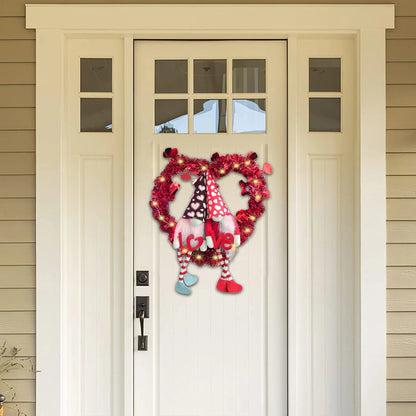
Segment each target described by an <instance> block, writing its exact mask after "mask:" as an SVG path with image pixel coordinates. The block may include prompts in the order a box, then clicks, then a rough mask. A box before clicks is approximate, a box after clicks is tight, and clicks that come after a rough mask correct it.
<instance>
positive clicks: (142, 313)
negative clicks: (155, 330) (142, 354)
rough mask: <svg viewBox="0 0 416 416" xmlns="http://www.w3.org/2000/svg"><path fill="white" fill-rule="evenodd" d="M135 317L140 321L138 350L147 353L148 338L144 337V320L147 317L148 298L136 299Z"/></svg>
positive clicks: (138, 297)
mask: <svg viewBox="0 0 416 416" xmlns="http://www.w3.org/2000/svg"><path fill="white" fill-rule="evenodd" d="M136 317H137V318H139V320H140V335H139V337H138V338H139V339H138V341H139V342H138V350H139V351H147V345H148V336H147V335H144V320H145V318H148V317H149V297H148V296H142V297H140V296H137V297H136Z"/></svg>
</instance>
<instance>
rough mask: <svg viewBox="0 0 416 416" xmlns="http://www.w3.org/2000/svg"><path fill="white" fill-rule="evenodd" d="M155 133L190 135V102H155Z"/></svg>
mask: <svg viewBox="0 0 416 416" xmlns="http://www.w3.org/2000/svg"><path fill="white" fill-rule="evenodd" d="M154 132H155V133H188V100H155V130H154Z"/></svg>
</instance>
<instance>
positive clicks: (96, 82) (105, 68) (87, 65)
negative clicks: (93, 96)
mask: <svg viewBox="0 0 416 416" xmlns="http://www.w3.org/2000/svg"><path fill="white" fill-rule="evenodd" d="M111 91H112V59H111V58H81V92H111Z"/></svg>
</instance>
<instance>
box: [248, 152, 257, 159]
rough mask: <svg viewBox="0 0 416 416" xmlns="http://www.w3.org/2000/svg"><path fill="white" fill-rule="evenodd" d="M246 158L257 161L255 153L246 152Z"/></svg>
mask: <svg viewBox="0 0 416 416" xmlns="http://www.w3.org/2000/svg"><path fill="white" fill-rule="evenodd" d="M247 157H248V158H249V159H251V160H256V159H257V153H256V152H248V153H247Z"/></svg>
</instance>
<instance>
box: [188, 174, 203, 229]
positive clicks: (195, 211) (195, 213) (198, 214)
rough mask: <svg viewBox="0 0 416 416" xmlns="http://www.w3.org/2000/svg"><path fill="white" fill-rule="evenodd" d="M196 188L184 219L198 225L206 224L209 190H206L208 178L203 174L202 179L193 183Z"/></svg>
mask: <svg viewBox="0 0 416 416" xmlns="http://www.w3.org/2000/svg"><path fill="white" fill-rule="evenodd" d="M193 185H194V186H195V192H194V194H193V195H192V198H191V201H190V202H189V204H188V206H187V207H186V209H185V212H184V213H183V217H182V218H185V219H188V220H192V222H193V223H194V224H195V225H197V224H198V223H201V222H205V220H206V218H207V189H206V177H205V174H203V175H202V176H201V177H200V178H198V179H197V180H196V181H194V182H193Z"/></svg>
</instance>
